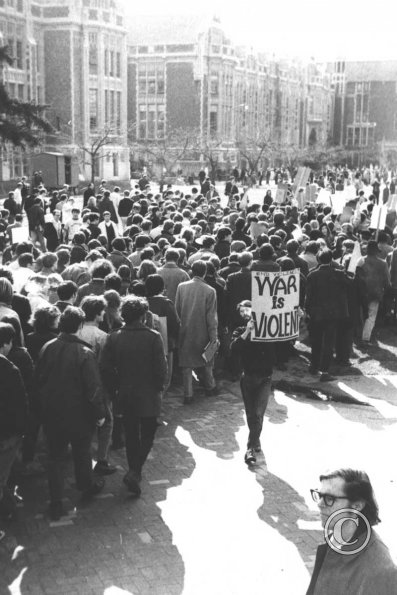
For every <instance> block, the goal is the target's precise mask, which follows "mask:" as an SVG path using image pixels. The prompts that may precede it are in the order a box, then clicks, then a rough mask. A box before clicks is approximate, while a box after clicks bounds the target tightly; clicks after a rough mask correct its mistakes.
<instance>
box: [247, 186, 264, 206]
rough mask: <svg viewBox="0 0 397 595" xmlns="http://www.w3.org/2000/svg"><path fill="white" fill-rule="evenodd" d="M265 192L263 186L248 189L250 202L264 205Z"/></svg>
mask: <svg viewBox="0 0 397 595" xmlns="http://www.w3.org/2000/svg"><path fill="white" fill-rule="evenodd" d="M264 196H265V192H264V190H263V188H250V189H249V190H248V202H249V204H250V205H262V204H263V199H264Z"/></svg>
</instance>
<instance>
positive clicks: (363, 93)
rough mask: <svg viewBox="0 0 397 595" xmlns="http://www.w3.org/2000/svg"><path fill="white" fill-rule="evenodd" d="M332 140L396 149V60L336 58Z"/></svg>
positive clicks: (359, 147) (382, 152)
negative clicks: (352, 60)
mask: <svg viewBox="0 0 397 595" xmlns="http://www.w3.org/2000/svg"><path fill="white" fill-rule="evenodd" d="M331 70H332V84H333V90H334V94H335V114H334V129H333V140H334V144H335V145H340V146H344V147H346V148H347V149H350V150H352V151H353V152H354V151H357V155H358V154H359V153H360V152H363V151H365V150H370V149H371V148H376V147H377V148H378V149H377V150H378V151H379V157H380V159H381V160H383V159H387V156H388V154H389V153H390V152H397V61H395V60H394V61H392V60H389V61H373V62H368V61H366V62H363V61H361V62H336V63H335V64H333V65H332V66H331Z"/></svg>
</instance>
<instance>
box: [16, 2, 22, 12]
mask: <svg viewBox="0 0 397 595" xmlns="http://www.w3.org/2000/svg"><path fill="white" fill-rule="evenodd" d="M17 11H18V12H23V0H17Z"/></svg>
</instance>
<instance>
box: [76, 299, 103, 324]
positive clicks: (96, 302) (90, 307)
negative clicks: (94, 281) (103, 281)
mask: <svg viewBox="0 0 397 595" xmlns="http://www.w3.org/2000/svg"><path fill="white" fill-rule="evenodd" d="M105 308H106V302H105V300H104V298H103V297H102V296H100V295H87V296H86V297H85V298H84V299H83V301H82V302H81V309H82V310H83V312H84V314H85V319H86V321H87V322H92V321H93V320H95V317H96V316H98V315H99V314H101V312H103V311H104V310H105Z"/></svg>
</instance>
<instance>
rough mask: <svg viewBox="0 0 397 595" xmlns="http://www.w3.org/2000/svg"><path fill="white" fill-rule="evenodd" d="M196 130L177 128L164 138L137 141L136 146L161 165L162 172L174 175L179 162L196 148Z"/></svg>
mask: <svg viewBox="0 0 397 595" xmlns="http://www.w3.org/2000/svg"><path fill="white" fill-rule="evenodd" d="M196 138H197V133H196V131H195V130H194V129H193V128H192V129H187V128H176V129H174V130H170V131H169V132H167V134H165V135H164V138H161V139H156V140H149V139H145V140H144V141H137V143H136V147H137V149H138V151H139V152H140V153H143V154H145V156H146V158H151V159H152V160H153V161H154V163H155V164H156V165H157V166H159V167H161V170H162V174H163V173H165V174H166V175H172V174H173V173H175V169H176V167H177V165H178V163H179V162H180V161H181V160H183V159H186V158H187V157H189V156H190V155H191V153H192V151H194V149H195V139H196Z"/></svg>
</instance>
